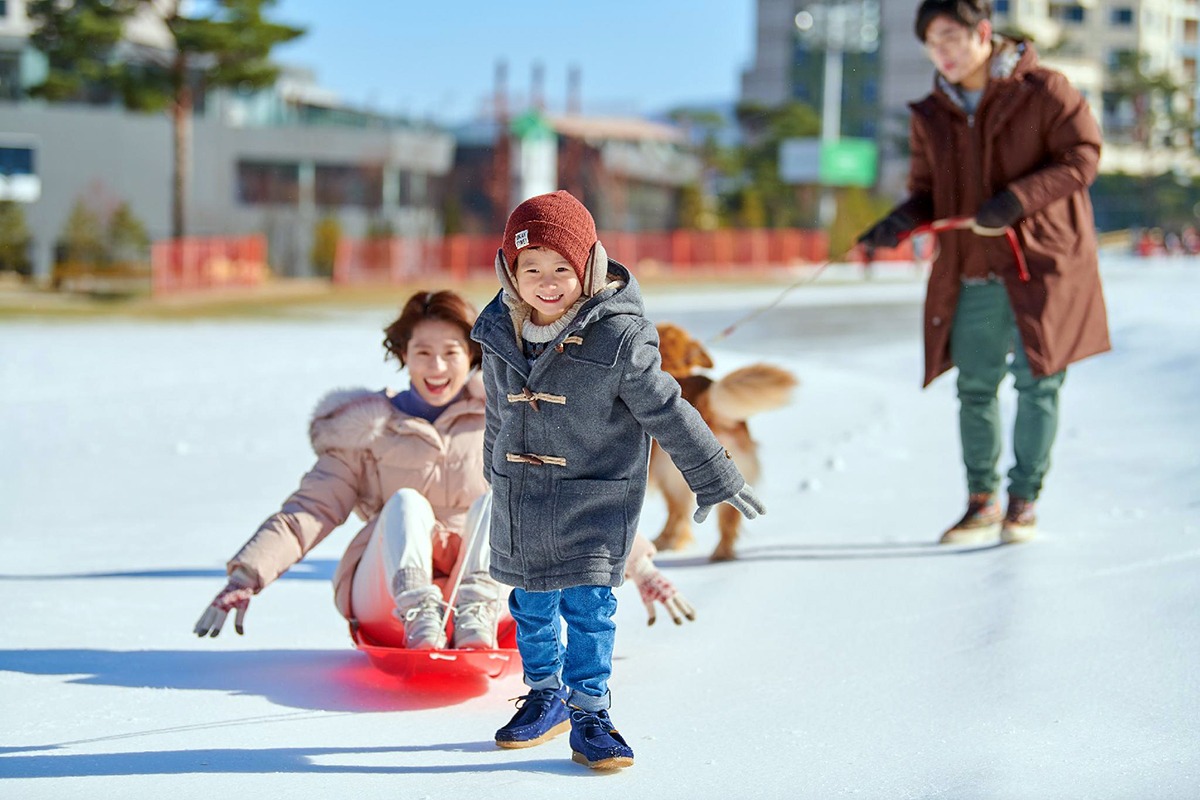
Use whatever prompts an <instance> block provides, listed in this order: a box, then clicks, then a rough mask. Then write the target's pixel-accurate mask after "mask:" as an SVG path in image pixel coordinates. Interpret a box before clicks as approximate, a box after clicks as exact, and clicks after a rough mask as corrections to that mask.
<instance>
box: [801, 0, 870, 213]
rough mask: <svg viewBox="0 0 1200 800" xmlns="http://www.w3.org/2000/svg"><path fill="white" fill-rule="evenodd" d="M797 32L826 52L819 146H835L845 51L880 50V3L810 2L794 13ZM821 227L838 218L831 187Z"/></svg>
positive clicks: (862, 0)
mask: <svg viewBox="0 0 1200 800" xmlns="http://www.w3.org/2000/svg"><path fill="white" fill-rule="evenodd" d="M795 22H796V32H797V35H798V36H799V38H800V40H801V41H802V42H804V43H805V44H807V45H808V46H809V48H811V49H813V50H824V52H825V76H824V82H823V84H822V89H821V145H822V147H823V148H826V147H829V146H830V145H832V144H835V143H836V142H837V141H838V139H840V138H841V136H842V64H843V60H844V56H845V54H846V53H847V52H851V53H873V52H875V51H876V50H878V49H879V0H828V2H818V3H811V4H809V5H807V6H805V7H804V9H803V10H802V11H800V12H799V13H798V14H796V19H795ZM819 214H820V223H821V227H823V228H829V227H830V226H831V225H832V224H833V221H834V219H835V218H836V217H837V195H836V194H835V189H834V187H832V186H823V187H822V188H821V205H820V212H819Z"/></svg>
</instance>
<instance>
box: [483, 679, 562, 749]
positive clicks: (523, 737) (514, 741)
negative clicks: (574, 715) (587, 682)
mask: <svg viewBox="0 0 1200 800" xmlns="http://www.w3.org/2000/svg"><path fill="white" fill-rule="evenodd" d="M568 694H570V689H568V688H567V687H565V686H560V687H559V688H557V689H530V690H529V694H523V695H521V696H520V697H518V698H516V700H517V713H516V714H514V715H513V718H512V719H510V720H509V721H508V724H507V725H505V726H504V727H503V728H501V729H500V730H498V731H496V744H498V745H499V746H500V747H507V748H517V747H533V746H534V745H539V744H541V743H542V742H546V741H549V740H551V739H553V738H554V737H555V736H558V735H559V734H560V733H564V732H565V731H566V730H567V728H569V727H571V720H570V718H569V717H570V712H569V710H568V709H567V695H568Z"/></svg>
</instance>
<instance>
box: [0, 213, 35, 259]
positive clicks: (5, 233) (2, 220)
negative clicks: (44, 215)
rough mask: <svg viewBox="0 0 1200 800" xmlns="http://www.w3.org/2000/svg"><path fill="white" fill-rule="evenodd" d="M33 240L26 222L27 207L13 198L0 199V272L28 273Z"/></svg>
mask: <svg viewBox="0 0 1200 800" xmlns="http://www.w3.org/2000/svg"><path fill="white" fill-rule="evenodd" d="M32 241H33V237H32V236H31V235H30V233H29V226H28V225H26V224H25V209H23V208H22V207H21V204H20V203H16V202H13V201H12V200H0V272H8V271H11V272H15V273H17V274H18V275H28V274H29V270H30V263H29V244H30V242H32Z"/></svg>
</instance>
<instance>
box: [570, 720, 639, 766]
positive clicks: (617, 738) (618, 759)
mask: <svg viewBox="0 0 1200 800" xmlns="http://www.w3.org/2000/svg"><path fill="white" fill-rule="evenodd" d="M571 760H572V761H574V762H576V763H577V764H583V765H585V766H588V767H591V768H592V769H621V767H631V766H633V748H631V747H630V746H629V745H628V744H626V743H625V739H624V738H623V737H622V736H621V734H619V733H617V729H616V728H614V727H613V724H612V720H611V719H609V718H608V711H607V710H605V709H600V710H599V711H584V710H583V709H582V708H572V709H571Z"/></svg>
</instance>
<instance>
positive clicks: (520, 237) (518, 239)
mask: <svg viewBox="0 0 1200 800" xmlns="http://www.w3.org/2000/svg"><path fill="white" fill-rule="evenodd" d="M513 244H514V245H515V246H516V248H517V249H518V250H520V249H521V248H522V247H528V246H529V231H528V230H524V231H517V235H516V236H514V237H513Z"/></svg>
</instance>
